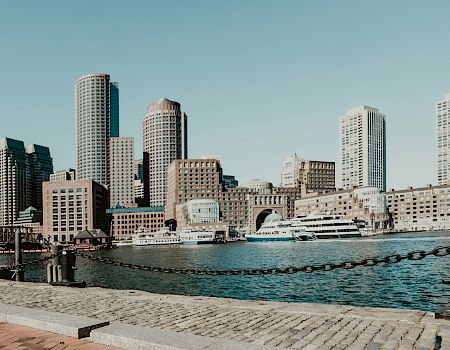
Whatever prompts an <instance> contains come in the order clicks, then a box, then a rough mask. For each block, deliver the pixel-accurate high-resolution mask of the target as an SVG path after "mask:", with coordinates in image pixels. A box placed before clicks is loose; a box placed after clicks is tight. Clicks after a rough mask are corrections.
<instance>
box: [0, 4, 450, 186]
mask: <svg viewBox="0 0 450 350" xmlns="http://www.w3.org/2000/svg"><path fill="white" fill-rule="evenodd" d="M449 13H450V2H449V1H444V0H442V1H437V0H436V1H361V0H345V1H344V0H343V1H331V0H330V1H321V0H318V1H300V0H295V1H275V0H273V1H262V0H254V1H250V0H227V1H218V0H217V1H212V0H208V1H207V0H205V1H195V0H193V1H187V0H179V1H111V0H108V1H79V0H77V1H70V2H69V1H45V0H42V1H31V0H30V1H2V2H0V50H1V51H0V63H1V64H0V77H1V82H2V84H1V85H0V96H1V99H0V136H7V137H12V138H17V139H21V140H23V141H24V142H25V143H38V144H42V145H47V146H49V147H50V148H51V152H52V155H53V158H54V165H55V168H65V167H74V166H75V155H74V147H75V141H74V83H75V81H76V79H77V78H78V77H79V76H81V75H84V74H87V73H92V72H107V73H109V74H111V77H112V80H114V81H119V82H120V98H121V100H120V103H121V106H120V113H121V115H120V118H121V123H120V127H121V135H122V136H134V137H135V138H136V153H137V154H139V153H141V152H142V117H143V115H144V113H145V110H146V107H147V105H148V104H149V103H150V102H152V101H155V100H157V99H159V98H161V97H167V98H169V99H174V100H177V101H179V102H180V103H181V105H182V108H183V110H184V111H185V112H186V113H187V114H188V117H189V156H190V157H191V158H193V157H199V156H201V155H218V156H220V158H221V160H222V164H223V167H224V171H225V173H227V174H234V175H236V176H237V177H238V179H239V180H240V181H241V182H245V181H248V180H250V179H252V178H255V177H258V178H262V179H266V180H270V181H273V182H274V183H275V184H278V183H279V174H280V170H281V163H282V160H283V158H284V157H285V156H287V155H289V154H292V153H294V152H297V154H299V155H301V156H302V157H304V158H307V159H318V160H331V161H338V117H339V116H340V115H342V114H343V113H345V111H346V110H347V109H349V108H351V107H354V106H357V105H363V104H366V105H370V106H373V107H377V108H379V109H380V110H381V111H382V112H383V113H385V114H386V119H387V137H388V139H387V153H388V157H387V160H388V163H387V167H388V178H387V184H388V187H389V188H391V187H395V188H402V187H405V186H407V185H413V186H420V185H425V184H427V183H436V165H435V163H436V161H435V157H436V152H435V116H434V104H435V102H436V101H437V100H438V99H441V98H442V97H443V95H444V93H446V92H450V45H449V33H450V21H449ZM338 179H339V177H338ZM339 182H340V181H339Z"/></svg>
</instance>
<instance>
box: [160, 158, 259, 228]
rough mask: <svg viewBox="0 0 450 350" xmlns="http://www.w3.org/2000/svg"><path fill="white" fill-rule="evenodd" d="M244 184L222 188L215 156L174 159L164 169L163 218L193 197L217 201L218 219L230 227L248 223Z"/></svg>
mask: <svg viewBox="0 0 450 350" xmlns="http://www.w3.org/2000/svg"><path fill="white" fill-rule="evenodd" d="M252 191H253V190H249V189H247V188H240V187H236V188H225V186H224V183H223V171H222V166H221V164H220V161H219V160H218V159H183V160H175V161H174V162H172V164H170V166H169V168H168V170H167V201H166V206H165V215H166V220H172V219H176V218H177V205H179V204H183V203H186V202H188V201H190V200H193V199H212V200H215V201H216V202H217V203H218V204H219V208H220V210H221V220H222V221H223V222H226V223H229V225H230V228H232V229H239V228H240V227H244V226H247V221H248V206H247V202H248V194H249V193H250V192H252Z"/></svg>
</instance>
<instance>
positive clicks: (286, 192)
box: [241, 179, 301, 231]
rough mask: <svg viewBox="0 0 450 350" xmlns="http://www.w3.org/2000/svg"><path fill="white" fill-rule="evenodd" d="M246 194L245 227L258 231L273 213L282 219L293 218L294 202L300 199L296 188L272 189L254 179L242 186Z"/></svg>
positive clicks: (269, 184) (270, 186) (265, 182)
mask: <svg viewBox="0 0 450 350" xmlns="http://www.w3.org/2000/svg"><path fill="white" fill-rule="evenodd" d="M241 187H242V188H246V189H247V190H248V191H249V192H248V199H247V205H248V213H247V227H248V228H249V229H250V231H256V230H258V229H259V228H260V227H261V225H262V223H263V222H264V220H265V219H266V217H267V216H268V215H270V214H271V213H273V212H275V213H277V214H278V215H280V216H281V217H282V218H283V219H285V220H287V219H291V218H293V217H294V203H295V200H296V199H298V198H300V197H301V190H300V188H298V187H273V184H272V183H270V182H267V181H262V180H259V179H254V180H252V181H250V182H248V183H246V184H244V185H242V186H241Z"/></svg>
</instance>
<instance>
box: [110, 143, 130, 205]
mask: <svg viewBox="0 0 450 350" xmlns="http://www.w3.org/2000/svg"><path fill="white" fill-rule="evenodd" d="M109 191H110V204H109V205H110V207H114V206H116V205H117V204H121V205H122V206H125V207H132V206H135V195H134V138H133V137H111V138H110V139H109Z"/></svg>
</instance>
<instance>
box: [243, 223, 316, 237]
mask: <svg viewBox="0 0 450 350" xmlns="http://www.w3.org/2000/svg"><path fill="white" fill-rule="evenodd" d="M245 238H247V241H249V242H287V241H292V240H308V237H307V234H306V233H305V229H304V227H301V226H293V225H292V222H291V221H278V222H267V223H263V224H262V226H261V228H260V229H259V230H258V231H256V232H255V233H248V234H246V235H245ZM310 239H313V237H312V236H311V237H310Z"/></svg>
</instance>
